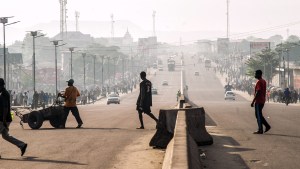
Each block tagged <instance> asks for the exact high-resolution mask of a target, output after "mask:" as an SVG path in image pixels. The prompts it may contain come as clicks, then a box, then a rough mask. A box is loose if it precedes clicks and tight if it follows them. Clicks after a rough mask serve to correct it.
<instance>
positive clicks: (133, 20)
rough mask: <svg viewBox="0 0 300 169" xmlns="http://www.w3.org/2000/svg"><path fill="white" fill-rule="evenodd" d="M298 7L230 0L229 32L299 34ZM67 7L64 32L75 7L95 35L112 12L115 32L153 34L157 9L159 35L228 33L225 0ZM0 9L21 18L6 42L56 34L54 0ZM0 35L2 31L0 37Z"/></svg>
mask: <svg viewBox="0 0 300 169" xmlns="http://www.w3.org/2000/svg"><path fill="white" fill-rule="evenodd" d="M299 6H300V2H299V1H297V0H276V3H274V1H273V0H264V1H261V0H243V1H240V0H230V2H229V16H230V17H229V25H230V35H231V37H232V38H233V39H238V38H245V37H247V36H251V35H253V36H256V37H262V38H268V37H270V36H272V35H274V34H280V35H282V36H283V37H285V38H286V37H287V36H288V34H289V35H292V34H295V35H297V34H300V24H299V21H300V19H299V18H298V17H297V16H298V15H297V13H298V12H299V11H298V7H299ZM66 8H67V29H68V31H74V30H75V11H78V12H80V16H79V30H80V31H81V32H83V33H85V34H91V36H93V37H109V36H110V33H111V29H110V20H111V18H110V17H111V15H112V14H113V15H114V20H115V36H116V37H117V36H123V35H124V33H125V32H126V29H127V28H128V29H129V32H130V33H131V34H132V36H133V38H134V39H137V38H139V37H141V36H151V34H152V27H153V26H152V13H153V11H156V31H157V35H158V40H161V41H167V42H174V41H179V38H180V37H181V38H182V39H183V42H190V41H196V40H198V39H204V38H206V39H216V38H218V37H222V36H223V37H225V36H226V9H227V6H226V1H225V0H206V1H199V0H175V1H174V0H129V1H123V0H112V1H105V2H102V1H97V0H86V1H80V0H72V1H68V2H67V5H66ZM0 9H1V10H0V16H1V17H4V16H14V18H11V19H10V20H9V22H13V21H21V22H19V23H17V24H14V25H10V26H9V27H7V30H6V33H7V37H6V39H7V43H8V44H12V43H13V42H14V41H15V40H23V38H24V35H25V31H28V30H37V29H42V30H43V32H44V33H45V34H47V36H49V37H52V36H54V35H56V34H58V33H59V18H60V8H59V2H58V1H56V0H52V1H50V0H46V1H43V2H41V1H39V0H27V1H21V0H10V1H6V2H5V5H1V7H0ZM54 23H56V24H54ZM49 25H52V26H49ZM53 25H56V26H53ZM97 25H98V26H97ZM41 27H42V28H41ZM253 31H254V32H253ZM240 33H245V34H240ZM169 34H173V36H171V35H169ZM160 35H161V36H160ZM167 35H169V36H167ZM2 36H3V35H2V34H0V39H3V38H2ZM1 43H3V42H2V41H0V44H1Z"/></svg>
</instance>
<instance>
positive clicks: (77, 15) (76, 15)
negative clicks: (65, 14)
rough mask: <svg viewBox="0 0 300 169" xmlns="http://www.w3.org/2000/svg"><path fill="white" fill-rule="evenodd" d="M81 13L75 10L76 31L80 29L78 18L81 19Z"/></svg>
mask: <svg viewBox="0 0 300 169" xmlns="http://www.w3.org/2000/svg"><path fill="white" fill-rule="evenodd" d="M79 15H80V13H79V12H78V11H75V19H76V32H78V31H79V24H78V19H79Z"/></svg>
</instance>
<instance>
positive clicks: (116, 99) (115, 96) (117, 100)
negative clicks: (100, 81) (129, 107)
mask: <svg viewBox="0 0 300 169" xmlns="http://www.w3.org/2000/svg"><path fill="white" fill-rule="evenodd" d="M110 103H115V104H120V96H119V95H118V94H116V93H111V94H109V95H108V97H107V104H110Z"/></svg>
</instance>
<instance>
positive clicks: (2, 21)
mask: <svg viewBox="0 0 300 169" xmlns="http://www.w3.org/2000/svg"><path fill="white" fill-rule="evenodd" d="M12 17H13V16H10V17H0V23H2V24H3V73H4V76H3V77H4V81H5V82H7V84H8V87H7V88H9V82H8V81H9V80H8V79H6V51H5V26H8V25H12V24H15V23H18V22H20V21H16V22H12V23H9V24H8V23H7V22H8V18H12Z"/></svg>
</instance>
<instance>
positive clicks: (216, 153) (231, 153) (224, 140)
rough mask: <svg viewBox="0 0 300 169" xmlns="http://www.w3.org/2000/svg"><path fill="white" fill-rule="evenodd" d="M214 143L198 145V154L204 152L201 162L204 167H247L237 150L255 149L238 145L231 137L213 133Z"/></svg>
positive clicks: (219, 168)
mask: <svg viewBox="0 0 300 169" xmlns="http://www.w3.org/2000/svg"><path fill="white" fill-rule="evenodd" d="M212 137H213V139H214V144H213V145H210V146H201V147H199V152H200V154H202V153H204V154H205V158H203V156H201V155H200V157H202V159H201V160H202V162H203V165H204V166H205V168H213V169H223V168H230V169H249V167H248V165H247V164H246V162H245V161H244V160H243V158H242V157H241V155H240V154H238V153H239V152H244V151H253V150H255V149H250V148H243V147H239V145H240V144H239V143H238V142H236V141H235V140H234V139H233V138H232V137H228V136H220V135H213V134H212Z"/></svg>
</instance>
